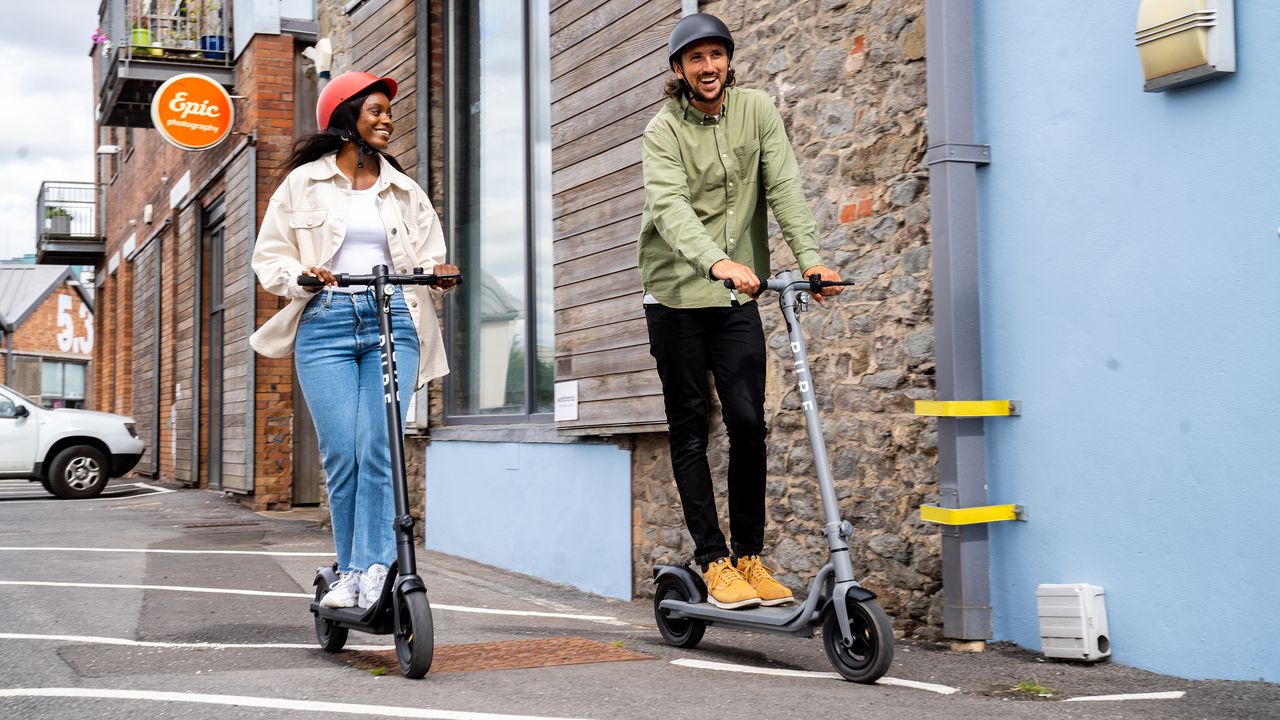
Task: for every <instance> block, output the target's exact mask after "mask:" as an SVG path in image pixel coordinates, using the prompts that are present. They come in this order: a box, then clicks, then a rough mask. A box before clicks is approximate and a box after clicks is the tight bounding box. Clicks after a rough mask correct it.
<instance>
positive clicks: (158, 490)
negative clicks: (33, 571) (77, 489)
mask: <svg viewBox="0 0 1280 720" xmlns="http://www.w3.org/2000/svg"><path fill="white" fill-rule="evenodd" d="M24 482H25V481H24ZM13 487H14V486H10V487H3V486H0V490H2V491H8V490H11V489H13ZM129 487H134V488H144V489H147V490H150V491H151V492H148V493H142V494H138V495H131V496H129V498H135V497H136V498H144V497H151V496H152V495H163V494H166V493H171V492H177V490H173V489H171V488H163V487H156V486H155V485H148V484H146V483H142V482H134V483H125V484H123V485H111V486H108V487H107V489H106V490H103V491H102V494H101V495H99V496H97V497H91V498H84V499H83V500H62V499H59V498H57V497H55V496H53V495H48V496H47V497H42V498H39V499H33V500H8V499H5V500H4V501H3V502H2V503H0V506H3V507H8V506H9V505H26V504H28V503H45V502H53V501H57V502H58V503H84V502H99V501H102V500H123V499H129V498H122V497H120V496H121V495H123V493H122V492H120V491H121V490H123V489H124V488H129ZM36 488H39V490H40V492H42V493H43V492H45V489H44V488H43V487H41V486H40V485H39V484H35V486H34V487H33V488H32V490H34V489H36ZM4 494H5V492H0V495H4ZM27 494H28V493H26V492H23V493H21V494H19V495H18V496H17V497H24V496H26V495H27Z"/></svg>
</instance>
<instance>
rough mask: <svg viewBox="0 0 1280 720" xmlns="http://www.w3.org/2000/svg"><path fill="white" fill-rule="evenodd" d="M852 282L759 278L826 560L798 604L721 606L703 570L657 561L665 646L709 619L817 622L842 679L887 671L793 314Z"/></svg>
mask: <svg viewBox="0 0 1280 720" xmlns="http://www.w3.org/2000/svg"><path fill="white" fill-rule="evenodd" d="M724 284H725V287H728V288H732V287H733V282H732V281H731V280H726V281H725V283H724ZM852 284H853V283H848V282H828V281H824V280H822V279H821V278H820V277H819V276H817V275H812V276H810V277H809V278H807V279H806V278H804V277H801V276H799V274H796V273H791V272H781V273H778V274H777V276H776V277H774V278H772V279H768V280H765V279H763V278H762V279H761V281H760V290H761V292H763V291H764V290H773V291H775V292H777V293H779V295H780V296H781V297H780V301H779V302H780V305H781V307H782V315H783V317H784V318H785V319H786V322H787V336H788V338H789V339H790V341H791V355H792V357H793V358H794V360H795V370H796V380H797V384H798V386H799V390H800V403H801V406H802V407H803V408H804V417H805V427H806V428H807V430H808V433H809V445H810V446H811V447H812V449H813V463H814V467H815V468H816V469H817V472H818V489H819V492H820V493H821V495H822V509H823V518H824V522H825V524H824V525H823V527H822V534H823V535H825V536H826V538H827V547H828V548H829V550H830V554H831V557H830V560H829V561H828V562H827V564H825V565H823V566H822V569H821V570H819V571H818V575H817V577H815V578H814V579H813V584H812V585H810V587H809V596H808V597H807V598H805V600H804V602H803V603H801V604H800V605H799V607H790V608H786V607H758V608H751V609H745V610H723V609H721V608H718V607H716V606H715V605H712V604H711V603H709V602H707V600H706V597H707V588H706V584H705V583H704V582H703V579H702V574H701V573H700V572H698V571H697V570H695V569H692V568H690V567H689V566H687V565H657V566H655V567H654V568H653V580H654V583H656V585H657V589H656V590H655V591H654V596H653V614H654V617H655V618H656V619H657V621H658V631H659V632H660V633H662V639H663V640H665V641H666V642H667V643H668V644H670V645H674V646H676V647H682V648H691V647H693V646H695V645H697V644H698V642H699V641H700V640H702V635H703V633H704V632H706V628H707V626H708V625H723V626H726V627H733V628H738V629H741V630H755V631H759V632H769V633H777V634H781V635H793V636H796V637H813V629H814V627H817V626H818V625H821V626H822V644H823V646H824V647H825V648H826V651H827V658H828V659H829V660H830V661H831V664H832V665H833V666H834V667H835V669H836V672H838V673H840V675H841V676H842V677H844V678H845V679H846V680H851V681H853V682H859V683H874V682H875V681H876V680H878V679H879V678H880V677H881V676H882V675H884V674H885V673H886V672H888V670H889V665H890V663H892V662H893V626H892V624H891V623H890V622H889V617H888V616H887V615H885V612H884V610H882V609H881V608H880V606H879V605H878V604H877V603H876V601H875V597H876V596H875V593H873V592H871V591H870V590H868V589H866V588H864V587H862V586H861V585H859V584H858V582H857V581H856V580H855V579H854V576H853V561H852V560H851V559H850V557H849V544H848V542H847V538H849V537H851V536H852V535H853V525H852V524H851V523H850V522H849V521H848V520H842V519H841V518H840V508H839V505H838V504H837V501H836V491H835V486H834V483H833V482H832V478H831V465H830V462H829V461H828V459H827V447H826V443H825V442H824V441H823V438H822V425H821V420H820V419H819V417H818V406H817V401H816V399H815V396H814V392H813V376H812V375H811V374H810V372H809V355H808V352H807V351H806V349H805V343H804V336H803V335H802V334H801V332H800V322H799V319H798V317H797V313H798V312H804V311H806V310H808V303H809V293H814V292H818V291H819V290H820V289H821V288H823V287H831V286H835V285H852Z"/></svg>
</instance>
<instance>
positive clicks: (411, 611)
mask: <svg viewBox="0 0 1280 720" xmlns="http://www.w3.org/2000/svg"><path fill="white" fill-rule="evenodd" d="M434 654H435V631H434V629H433V626H432V622H431V604H430V603H429V602H427V593H426V592H423V591H415V592H410V593H408V594H407V595H399V594H397V596H396V661H397V662H399V663H400V674H401V675H404V676H405V677H407V678H411V679H414V680H417V679H418V678H420V677H422V676H423V675H426V674H427V671H428V670H430V669H431V658H432V656H433V655H434Z"/></svg>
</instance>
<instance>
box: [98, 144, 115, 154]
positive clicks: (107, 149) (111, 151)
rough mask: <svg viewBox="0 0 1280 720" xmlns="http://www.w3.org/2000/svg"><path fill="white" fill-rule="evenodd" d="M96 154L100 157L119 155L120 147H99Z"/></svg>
mask: <svg viewBox="0 0 1280 720" xmlns="http://www.w3.org/2000/svg"><path fill="white" fill-rule="evenodd" d="M94 152H95V153H97V154H98V155H119V154H120V146H119V145H99V146H98V149H97V150H95V151H94Z"/></svg>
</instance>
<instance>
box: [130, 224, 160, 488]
mask: <svg viewBox="0 0 1280 720" xmlns="http://www.w3.org/2000/svg"><path fill="white" fill-rule="evenodd" d="M159 245H160V239H159V238H155V239H154V240H152V241H151V242H149V243H147V246H146V247H144V248H142V249H141V250H139V251H138V253H137V254H136V255H134V256H133V258H132V260H131V262H133V273H134V281H133V404H132V406H131V407H132V414H133V418H134V420H135V421H136V422H137V431H138V437H140V438H142V441H143V443H145V447H144V449H143V451H142V458H141V459H140V460H138V464H137V466H136V467H135V468H134V469H135V470H136V471H137V472H138V473H139V474H142V475H151V476H155V475H156V473H157V470H158V469H159V464H158V460H157V458H158V457H159V454H160V448H159V447H158V445H159V442H160V428H158V427H156V423H155V408H156V402H157V400H158V398H157V397H156V389H157V386H158V378H157V377H156V373H157V368H156V355H155V349H156V342H157V340H158V338H157V337H156V331H157V328H158V327H159V325H160V323H159V318H158V317H157V316H156V298H157V295H158V294H159V290H158V289H157V286H158V285H159V284H160V267H159V260H160V251H159V250H158V249H157V248H158V247H159Z"/></svg>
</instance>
